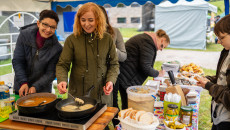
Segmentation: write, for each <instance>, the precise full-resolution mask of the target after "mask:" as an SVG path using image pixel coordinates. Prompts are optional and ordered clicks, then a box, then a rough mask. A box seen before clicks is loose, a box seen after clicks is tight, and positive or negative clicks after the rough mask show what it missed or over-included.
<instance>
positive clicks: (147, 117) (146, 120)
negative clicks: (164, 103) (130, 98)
mask: <svg viewBox="0 0 230 130" xmlns="http://www.w3.org/2000/svg"><path fill="white" fill-rule="evenodd" d="M153 116H154V115H153V114H152V113H151V112H146V113H144V114H142V115H141V116H140V118H139V122H141V123H143V124H146V125H150V124H152V123H153V122H154V121H153Z"/></svg>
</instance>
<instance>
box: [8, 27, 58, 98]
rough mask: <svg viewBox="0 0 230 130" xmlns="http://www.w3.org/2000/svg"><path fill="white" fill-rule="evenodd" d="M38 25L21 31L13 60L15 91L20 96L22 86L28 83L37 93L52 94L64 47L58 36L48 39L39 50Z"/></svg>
mask: <svg viewBox="0 0 230 130" xmlns="http://www.w3.org/2000/svg"><path fill="white" fill-rule="evenodd" d="M37 31H38V27H37V25H36V24H31V25H27V26H25V27H23V28H21V30H20V34H19V36H18V39H17V43H16V48H15V50H14V58H13V60H12V64H13V68H14V71H15V78H14V89H15V93H16V94H18V91H19V89H20V86H21V85H22V84H23V83H25V82H27V83H28V86H29V87H32V86H34V87H35V88H36V91H37V92H51V87H52V84H51V83H52V81H53V80H54V78H55V69H56V64H57V62H58V59H59V56H60V54H61V51H62V46H61V44H60V43H59V42H58V39H57V37H56V35H53V36H51V37H50V38H48V39H47V40H46V41H45V43H44V46H43V47H42V48H41V49H39V50H38V49H37V45H36V34H37Z"/></svg>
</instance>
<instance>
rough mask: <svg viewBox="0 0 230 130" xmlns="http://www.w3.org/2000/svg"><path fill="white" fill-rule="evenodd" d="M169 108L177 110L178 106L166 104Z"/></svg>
mask: <svg viewBox="0 0 230 130" xmlns="http://www.w3.org/2000/svg"><path fill="white" fill-rule="evenodd" d="M168 107H169V108H173V109H177V108H178V106H177V105H176V104H168Z"/></svg>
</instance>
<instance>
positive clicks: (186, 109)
mask: <svg viewBox="0 0 230 130" xmlns="http://www.w3.org/2000/svg"><path fill="white" fill-rule="evenodd" d="M181 110H183V111H192V110H193V108H192V107H191V106H182V107H181Z"/></svg>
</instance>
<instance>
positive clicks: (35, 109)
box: [16, 93, 57, 115]
mask: <svg viewBox="0 0 230 130" xmlns="http://www.w3.org/2000/svg"><path fill="white" fill-rule="evenodd" d="M34 97H52V98H54V101H52V102H50V103H47V104H42V105H38V106H21V105H19V104H20V103H21V102H24V101H26V100H28V99H31V98H34ZM56 103H57V96H56V95H55V94H52V93H34V94H29V95H26V96H24V97H21V98H19V99H18V100H17V101H16V105H17V107H18V110H19V112H20V113H23V114H25V115H36V114H41V113H44V112H47V111H50V110H53V109H54V108H55V107H54V106H55V104H56Z"/></svg>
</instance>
